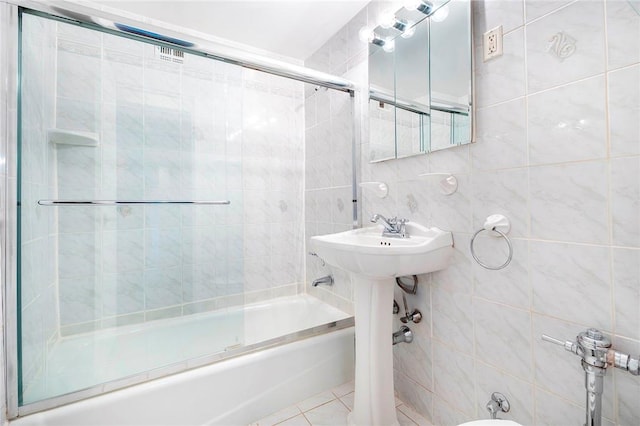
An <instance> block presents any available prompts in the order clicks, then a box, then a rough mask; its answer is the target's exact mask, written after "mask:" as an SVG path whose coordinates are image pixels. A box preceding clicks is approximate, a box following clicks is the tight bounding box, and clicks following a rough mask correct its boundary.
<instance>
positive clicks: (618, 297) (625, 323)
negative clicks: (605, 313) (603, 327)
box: [611, 248, 640, 340]
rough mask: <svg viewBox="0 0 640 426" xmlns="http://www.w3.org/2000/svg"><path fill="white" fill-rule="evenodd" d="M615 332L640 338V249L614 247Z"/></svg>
mask: <svg viewBox="0 0 640 426" xmlns="http://www.w3.org/2000/svg"><path fill="white" fill-rule="evenodd" d="M611 256H612V257H613V275H612V276H613V289H614V295H613V297H614V300H615V332H616V334H617V335H620V336H626V337H629V338H632V339H636V340H640V309H639V308H638V307H639V306H640V250H637V249H623V248H614V249H613V251H612V254H611Z"/></svg>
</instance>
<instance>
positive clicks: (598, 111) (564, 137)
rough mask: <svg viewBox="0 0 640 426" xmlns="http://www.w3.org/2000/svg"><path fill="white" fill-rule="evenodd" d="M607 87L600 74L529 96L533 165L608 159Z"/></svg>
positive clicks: (529, 126) (530, 153) (530, 147)
mask: <svg viewBox="0 0 640 426" xmlns="http://www.w3.org/2000/svg"><path fill="white" fill-rule="evenodd" d="M605 86H606V84H605V78H604V75H600V76H597V77H594V78H590V79H587V80H583V81H579V82H577V83H572V84H569V85H566V86H562V87H559V88H556V89H552V90H549V91H546V92H542V93H538V94H535V95H532V96H529V98H528V118H529V119H528V123H527V124H528V126H527V127H528V131H529V162H530V163H531V164H532V165H534V164H550V163H565V162H569V161H580V160H591V159H600V158H605V157H606V156H607V137H606V134H607V124H606V115H605V114H606V113H605Z"/></svg>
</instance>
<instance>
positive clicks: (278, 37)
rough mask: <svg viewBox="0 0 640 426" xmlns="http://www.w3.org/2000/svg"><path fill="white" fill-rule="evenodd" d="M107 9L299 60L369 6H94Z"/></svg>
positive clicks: (273, 1) (168, 0) (117, 2)
mask: <svg viewBox="0 0 640 426" xmlns="http://www.w3.org/2000/svg"><path fill="white" fill-rule="evenodd" d="M94 2H95V3H100V4H103V5H106V6H109V7H112V8H117V9H122V10H125V11H127V12H131V13H135V14H139V15H143V16H146V17H148V18H152V19H157V20H160V21H164V22H168V23H171V24H174V25H179V26H182V27H186V28H190V29H192V30H196V31H200V32H203V33H207V34H211V35H214V36H216V37H222V38H225V39H228V40H232V41H234V42H237V43H242V44H246V45H249V46H253V47H257V48H260V49H264V50H267V51H270V52H274V53H277V54H279V55H284V56H288V57H291V58H295V59H298V60H304V59H306V58H308V57H309V56H311V55H312V54H313V53H314V52H315V51H316V50H317V49H318V48H320V47H321V46H322V45H323V44H324V43H325V42H326V41H327V40H329V39H330V38H331V36H332V35H334V34H335V33H336V32H338V30H339V29H340V28H342V27H343V26H344V25H345V24H346V23H347V22H349V21H350V20H351V18H353V17H354V16H355V15H356V14H357V13H358V12H359V11H360V10H361V9H362V8H363V7H364V6H365V5H366V4H367V3H369V0H263V1H244V0H234V1H231V0H200V1H193V0H186V1H179V0H162V1H146V0H133V1H132V0H94Z"/></svg>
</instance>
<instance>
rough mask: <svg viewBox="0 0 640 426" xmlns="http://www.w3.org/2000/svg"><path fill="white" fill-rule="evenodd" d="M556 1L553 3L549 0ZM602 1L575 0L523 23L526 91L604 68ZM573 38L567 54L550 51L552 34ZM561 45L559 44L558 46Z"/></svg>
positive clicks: (581, 76) (542, 88)
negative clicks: (524, 30) (573, 43)
mask: <svg viewBox="0 0 640 426" xmlns="http://www.w3.org/2000/svg"><path fill="white" fill-rule="evenodd" d="M553 4H554V5H557V3H555V2H554V3H553ZM603 23H604V2H603V1H602V0H598V1H581V2H575V3H573V4H571V5H569V6H567V7H565V8H563V9H560V10H558V11H557V12H556V13H553V14H551V15H547V16H545V17H543V18H541V19H540V20H537V21H535V22H531V23H529V24H528V25H527V26H526V40H527V51H526V55H527V84H528V89H529V93H533V92H537V91H540V90H544V89H548V88H550V87H554V86H558V85H560V84H565V83H569V82H572V81H576V80H579V79H581V78H585V77H590V76H593V75H596V74H601V73H602V72H604V71H605V66H606V65H605V50H606V49H605V44H604V42H605V34H604V25H603ZM558 35H562V36H567V37H571V38H572V39H575V51H574V53H573V54H571V55H570V56H567V57H564V56H558V55H556V54H554V53H553V52H554V50H553V45H552V43H553V38H554V36H558ZM563 47H564V46H559V48H560V49H562V48H563Z"/></svg>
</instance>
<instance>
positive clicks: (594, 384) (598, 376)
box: [582, 360, 606, 426]
mask: <svg viewBox="0 0 640 426" xmlns="http://www.w3.org/2000/svg"><path fill="white" fill-rule="evenodd" d="M582 368H583V369H584V387H585V388H586V390H587V400H586V408H587V409H586V423H585V425H586V426H601V425H602V391H603V389H604V375H605V373H606V370H605V369H604V368H600V367H594V366H592V365H589V364H587V363H586V362H585V361H584V360H583V361H582Z"/></svg>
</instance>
